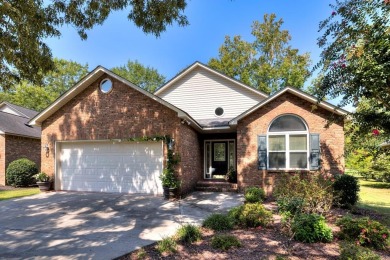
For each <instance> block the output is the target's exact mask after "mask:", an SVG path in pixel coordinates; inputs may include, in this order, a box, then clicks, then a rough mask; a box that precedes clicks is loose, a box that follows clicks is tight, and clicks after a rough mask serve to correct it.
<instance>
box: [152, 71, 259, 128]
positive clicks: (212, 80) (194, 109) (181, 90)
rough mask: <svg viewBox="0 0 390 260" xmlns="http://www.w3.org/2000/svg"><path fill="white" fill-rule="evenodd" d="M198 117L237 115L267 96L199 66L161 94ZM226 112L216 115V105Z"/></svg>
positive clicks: (210, 117) (192, 115)
mask: <svg viewBox="0 0 390 260" xmlns="http://www.w3.org/2000/svg"><path fill="white" fill-rule="evenodd" d="M158 96H159V97H161V98H162V99H164V100H166V101H168V102H169V103H171V104H173V105H174V106H176V107H178V108H180V109H181V110H183V111H185V112H187V113H188V114H189V115H190V116H191V117H193V118H194V119H195V120H200V119H213V118H222V119H223V118H234V117H236V116H238V115H239V114H241V113H243V112H244V111H246V110H247V109H249V108H251V107H252V106H254V105H256V104H257V103H259V102H260V101H261V100H263V99H264V97H262V96H260V95H259V94H258V93H255V92H253V91H251V90H248V89H245V88H244V87H242V86H240V85H238V84H236V83H234V82H231V81H229V80H226V79H224V78H222V77H220V76H218V75H217V74H214V73H211V72H209V71H207V70H205V69H202V68H199V67H198V68H196V69H194V70H192V71H190V72H189V73H188V74H187V75H184V76H183V77H182V78H181V79H179V80H178V81H176V82H174V83H173V85H172V86H170V87H168V88H167V89H166V90H164V91H163V92H161V93H159V94H158ZM217 107H222V108H223V109H224V115H223V116H222V117H217V116H216V115H215V109H216V108H217Z"/></svg>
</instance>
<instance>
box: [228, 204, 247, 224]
mask: <svg viewBox="0 0 390 260" xmlns="http://www.w3.org/2000/svg"><path fill="white" fill-rule="evenodd" d="M242 207H243V206H238V207H234V208H231V209H230V210H229V212H228V217H229V218H230V219H231V220H232V221H233V223H234V224H235V225H238V224H240V222H239V219H240V215H241V211H242Z"/></svg>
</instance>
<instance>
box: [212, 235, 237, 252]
mask: <svg viewBox="0 0 390 260" xmlns="http://www.w3.org/2000/svg"><path fill="white" fill-rule="evenodd" d="M211 246H212V247H213V248H217V249H222V250H228V249H229V248H231V247H234V246H235V247H240V246H241V242H240V241H239V240H238V239H237V238H236V237H235V236H232V235H215V236H214V237H213V238H212V239H211Z"/></svg>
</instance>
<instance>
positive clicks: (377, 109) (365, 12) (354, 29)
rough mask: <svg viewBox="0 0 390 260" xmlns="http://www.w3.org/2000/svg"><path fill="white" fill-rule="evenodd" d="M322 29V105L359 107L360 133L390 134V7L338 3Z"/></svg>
mask: <svg viewBox="0 0 390 260" xmlns="http://www.w3.org/2000/svg"><path fill="white" fill-rule="evenodd" d="M330 6H331V8H332V9H333V11H332V12H331V13H330V15H329V17H328V18H327V19H326V20H324V21H322V22H321V23H320V27H319V28H320V31H322V32H323V35H322V36H321V37H320V38H319V39H318V46H319V47H321V48H322V49H323V50H322V53H321V60H320V62H319V63H318V64H316V66H315V69H319V70H320V73H321V75H323V77H322V80H321V82H320V84H318V87H317V88H316V90H315V91H316V94H317V95H318V97H319V99H322V98H324V97H325V96H329V97H331V98H336V97H338V96H341V97H342V101H341V102H340V104H339V105H340V106H345V105H347V104H351V103H352V104H354V105H355V106H356V107H357V110H356V112H354V113H353V114H352V117H353V124H354V127H355V130H356V131H357V132H356V131H355V132H356V133H358V132H360V133H362V134H364V133H370V132H371V131H372V130H373V129H375V130H377V131H379V132H380V133H382V134H385V135H387V136H389V134H390V1H387V0H372V1H361V0H344V1H340V0H337V1H336V4H334V5H330Z"/></svg>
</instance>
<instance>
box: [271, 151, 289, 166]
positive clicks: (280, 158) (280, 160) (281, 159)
mask: <svg viewBox="0 0 390 260" xmlns="http://www.w3.org/2000/svg"><path fill="white" fill-rule="evenodd" d="M269 168H286V153H281V152H272V153H271V152H270V153H269Z"/></svg>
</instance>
